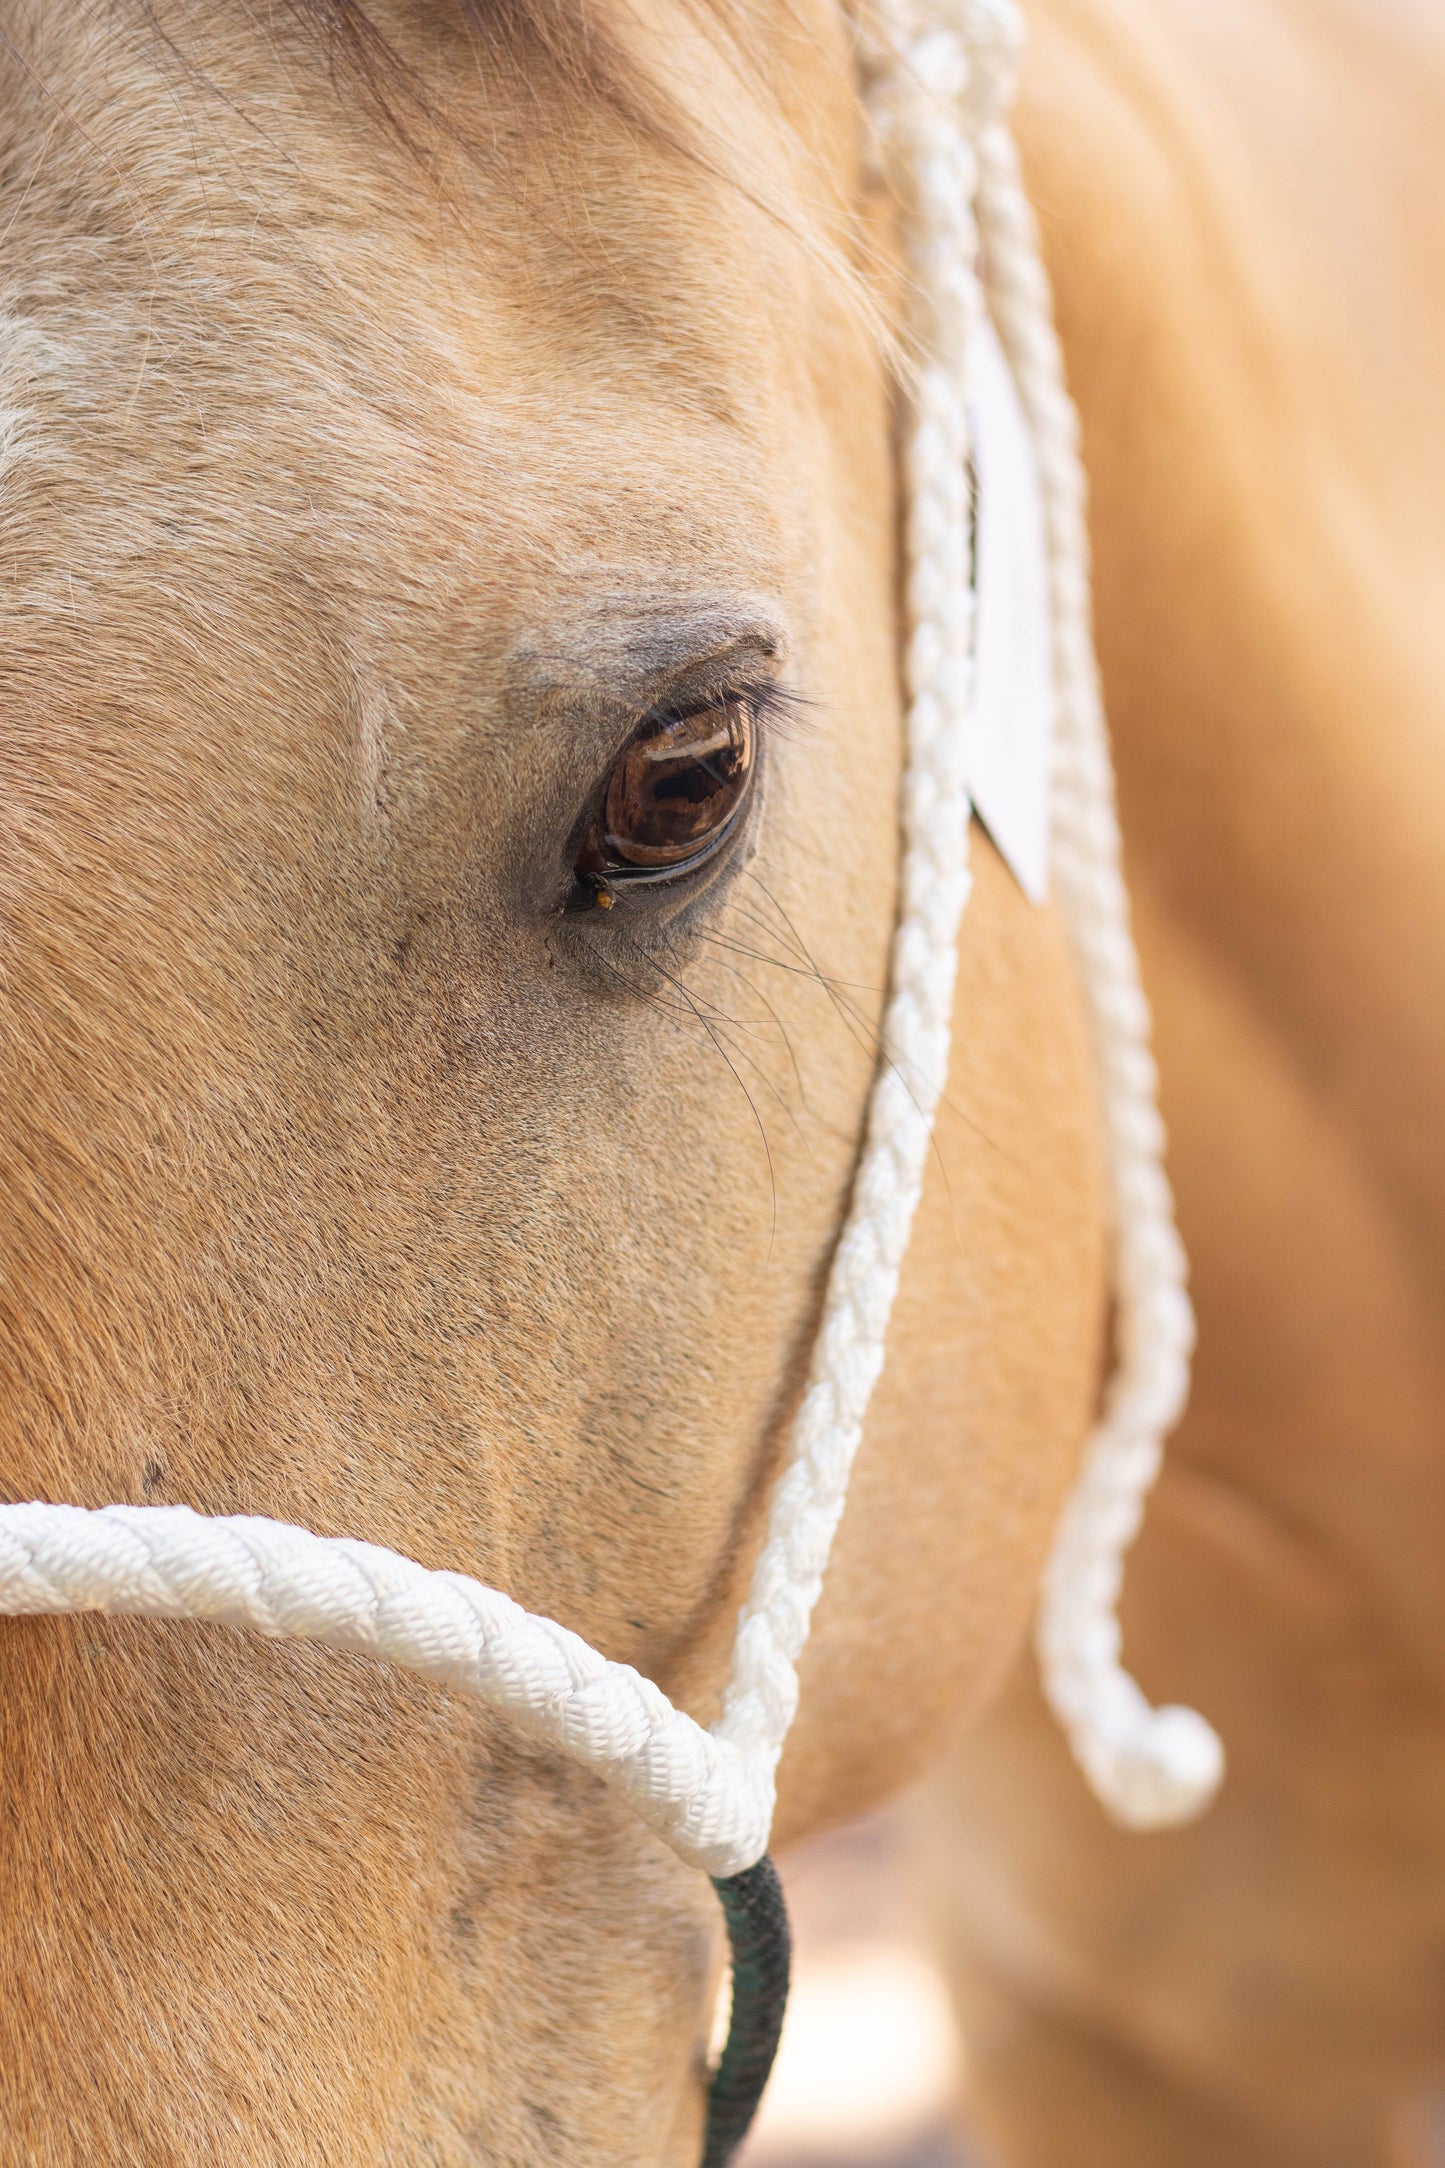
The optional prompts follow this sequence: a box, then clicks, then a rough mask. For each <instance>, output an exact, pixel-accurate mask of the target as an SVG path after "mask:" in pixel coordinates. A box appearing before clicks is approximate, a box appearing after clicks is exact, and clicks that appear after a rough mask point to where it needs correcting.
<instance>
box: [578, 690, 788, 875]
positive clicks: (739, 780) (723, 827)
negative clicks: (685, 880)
mask: <svg viewBox="0 0 1445 2168" xmlns="http://www.w3.org/2000/svg"><path fill="white" fill-rule="evenodd" d="M756 740H757V703H756V701H755V700H752V699H749V698H748V697H747V696H746V695H743V694H732V695H729V697H728V698H727V699H725V700H719V701H716V702H714V704H713V705H712V706H710V707H706V708H698V709H697V710H696V711H695V712H694V713H693V714H691V715H679V716H675V717H670V718H667V719H664V720H660V721H657V722H650V723H648V724H646V725H645V726H644V728H643V729H641V730H639V731H638V733H637V736H636V737H635V738H634V739H633V740H632V743H631V744H630V745H629V746H628V747H627V749H626V750H625V752H623V753H622V755H621V756H620V758H619V759H618V761H617V763H616V765H615V766H614V767H613V770H612V773H611V774H610V775H609V776H608V778H607V788H606V791H605V793H604V794H603V799H602V804H601V806H600V807H599V809H598V812H597V817H596V819H595V820H594V821H593V824H592V827H591V829H590V831H589V833H588V836H587V840H586V842H585V843H584V844H583V847H582V851H581V854H580V856H579V857H578V860H577V870H578V872H579V873H581V874H591V875H593V876H594V877H596V876H601V877H602V878H603V879H604V880H605V879H606V878H607V877H608V876H609V875H610V876H613V877H616V878H619V879H621V880H624V881H625V880H627V879H628V878H629V877H630V878H632V879H634V880H635V879H637V878H638V877H639V876H641V877H647V876H651V877H652V878H653V879H654V880H656V879H660V878H663V877H665V876H666V875H667V874H668V873H671V872H676V871H678V870H680V869H682V868H684V867H687V866H690V865H692V864H693V863H694V862H695V861H697V860H699V859H701V858H703V857H706V856H707V855H708V853H709V852H711V851H712V850H713V849H714V848H715V847H716V846H717V845H718V844H719V843H721V841H722V839H723V837H724V835H725V834H726V833H727V831H728V829H729V828H730V826H731V825H732V822H733V821H734V819H735V818H736V816H737V813H738V810H739V808H740V807H741V805H742V803H743V801H744V799H745V798H746V797H747V793H748V785H749V784H750V782H751V781H752V775H753V768H754V765H755V761H756V756H757V744H756ZM599 900H600V899H599Z"/></svg>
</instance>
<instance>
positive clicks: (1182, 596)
mask: <svg viewBox="0 0 1445 2168" xmlns="http://www.w3.org/2000/svg"><path fill="white" fill-rule="evenodd" d="M1031 29H1032V33H1033V38H1032V52H1031V58H1030V61H1029V63H1028V67H1027V69H1026V73H1025V78H1024V88H1023V95H1022V103H1021V106H1020V109H1019V114H1018V120H1017V127H1018V131H1019V136H1020V141H1021V146H1022V150H1023V154H1024V159H1025V164H1026V167H1027V170H1028V174H1029V179H1030V184H1031V189H1032V193H1033V196H1034V199H1035V202H1036V203H1037V205H1038V207H1039V212H1040V216H1041V219H1042V221H1043V226H1044V232H1045V240H1046V248H1047V254H1048V258H1049V262H1050V267H1051V271H1052V275H1053V280H1054V287H1055V293H1056V297H1057V302H1058V309H1059V321H1060V329H1061V332H1062V335H1063V339H1064V345H1065V349H1066V353H1067V356H1068V361H1069V369H1070V378H1071V384H1072V388H1073V391H1074V395H1075V397H1076V399H1077V401H1078V403H1079V406H1080V410H1081V414H1082V420H1083V435H1084V447H1085V455H1086V460H1087V465H1088V469H1089V475H1090V484H1091V492H1092V499H1093V519H1092V531H1093V538H1094V545H1095V558H1096V584H1095V597H1096V618H1097V627H1098V640H1099V659H1100V664H1101V668H1102V673H1103V680H1104V689H1105V695H1106V699H1107V704H1108V708H1109V713H1110V719H1111V726H1112V730H1113V735H1114V743H1115V752H1116V760H1117V763H1118V773H1119V784H1120V793H1121V810H1122V815H1123V827H1124V837H1125V845H1126V863H1127V866H1128V871H1129V875H1130V887H1131V894H1132V899H1133V906H1134V914H1135V921H1136V925H1137V929H1138V935H1139V942H1140V949H1141V956H1142V961H1143V965H1144V973H1145V980H1146V984H1147V985H1148V987H1149V990H1150V995H1151V999H1152V1002H1153V1006H1154V1010H1155V1018H1156V1034H1157V1046H1158V1052H1159V1060H1160V1067H1161V1073H1162V1078H1163V1111H1164V1114H1165V1118H1166V1121H1167V1124H1168V1127H1169V1132H1170V1139H1171V1148H1170V1168H1171V1174H1172V1177H1173V1179H1174V1181H1175V1184H1176V1187H1177V1191H1178V1199H1179V1214H1180V1226H1181V1231H1182V1233H1183V1236H1184V1239H1185V1243H1186V1247H1187V1248H1188V1250H1189V1253H1190V1258H1191V1266H1192V1285H1193V1291H1194V1297H1195V1301H1196V1304H1197V1308H1198V1313H1199V1350H1198V1358H1197V1364H1196V1375H1195V1384H1194V1392H1193V1398H1192V1401H1191V1405H1190V1409H1189V1412H1188V1413H1187V1415H1186V1417H1185V1419H1184V1422H1183V1424H1182V1426H1181V1428H1180V1430H1179V1432H1178V1434H1177V1436H1176V1438H1175V1440H1174V1441H1173V1442H1172V1443H1171V1447H1170V1453H1169V1457H1168V1460H1167V1462H1166V1466H1165V1471H1164V1475H1163V1477H1162V1480H1161V1484H1160V1487H1159V1491H1158V1493H1157V1496H1156V1500H1155V1503H1154V1505H1153V1507H1152V1508H1151V1512H1150V1516H1149V1519H1148V1521H1147V1522H1146V1524H1145V1528H1144V1532H1143V1535H1142V1537H1141V1539H1140V1543H1139V1546H1138V1550H1137V1553H1136V1555H1135V1558H1134V1560H1133V1561H1132V1563H1131V1567H1130V1577H1129V1582H1128V1584H1127V1590H1126V1600H1125V1604H1124V1608H1123V1624H1124V1630H1125V1637H1126V1643H1127V1645H1128V1646H1129V1647H1130V1649H1131V1651H1132V1654H1133V1655H1134V1657H1135V1658H1137V1661H1138V1666H1139V1671H1140V1676H1141V1679H1142V1681H1143V1683H1144V1684H1145V1685H1146V1686H1149V1685H1151V1684H1156V1685H1157V1684H1162V1683H1164V1682H1165V1681H1167V1682H1168V1684H1169V1687H1170V1690H1171V1691H1173V1690H1174V1689H1175V1688H1178V1689H1179V1690H1180V1691H1181V1692H1182V1693H1183V1694H1184V1695H1185V1696H1186V1697H1187V1698H1188V1699H1189V1700H1191V1701H1193V1702H1195V1703H1196V1704H1197V1706H1198V1707H1199V1708H1200V1709H1202V1710H1204V1711H1206V1712H1207V1713H1208V1715H1209V1716H1210V1718H1211V1719H1212V1720H1213V1721H1214V1722H1216V1723H1217V1724H1218V1726H1219V1729H1220V1732H1221V1734H1222V1736H1223V1738H1224V1740H1225V1742H1226V1745H1227V1749H1228V1754H1229V1763H1230V1773H1229V1776H1228V1779H1227V1781H1226V1783H1225V1786H1224V1788H1223V1790H1222V1792H1221V1795H1220V1799H1219V1802H1218V1804H1217V1805H1216V1806H1215V1807H1214V1809H1213V1810H1212V1811H1211V1812H1210V1813H1209V1814H1208V1815H1206V1816H1205V1817H1203V1818H1202V1819H1201V1820H1200V1821H1199V1822H1198V1823H1197V1825H1196V1826H1194V1827H1193V1828H1191V1829H1189V1830H1186V1831H1178V1832H1171V1833H1169V1834H1167V1835H1160V1836H1146V1837H1138V1836H1124V1835H1120V1834H1118V1833H1116V1832H1113V1831H1111V1830H1110V1829H1109V1828H1108V1826H1107V1825H1106V1824H1105V1823H1104V1822H1103V1820H1102V1818H1101V1817H1100V1816H1099V1815H1098V1814H1097V1812H1096V1810H1095V1809H1094V1808H1093V1806H1092V1804H1091V1803H1090V1802H1088V1801H1087V1799H1085V1798H1083V1797H1081V1796H1080V1795H1079V1792H1078V1787H1077V1783H1076V1779H1075V1776H1074V1773H1073V1771H1072V1770H1070V1769H1069V1768H1068V1767H1067V1765H1066V1764H1064V1765H1062V1766H1061V1757H1060V1755H1059V1753H1058V1749H1057V1746H1056V1743H1055V1740H1054V1736H1053V1732H1052V1727H1051V1726H1050V1725H1049V1724H1048V1723H1047V1722H1046V1721H1045V1720H1044V1719H1043V1716H1042V1712H1041V1711H1040V1710H1039V1708H1038V1707H1037V1696H1036V1690H1035V1689H1034V1687H1033V1685H1032V1683H1031V1681H1030V1679H1029V1677H1028V1676H1027V1674H1026V1672H1024V1671H1022V1670H1016V1672H1015V1674H1014V1676H1013V1678H1012V1680H1011V1682H1010V1685H1009V1687H1008V1689H1007V1691H1006V1693H1005V1694H1004V1696H1003V1697H1002V1698H1001V1700H1000V1702H999V1703H998V1704H997V1706H996V1708H995V1710H994V1712H993V1713H991V1714H990V1715H989V1716H988V1717H987V1718H986V1720H985V1721H984V1723H983V1725H982V1727H981V1729H980V1730H979V1731H978V1732H977V1733H976V1734H974V1735H973V1736H972V1737H971V1738H970V1739H969V1740H968V1741H967V1742H965V1743H963V1744H962V1745H961V1746H960V1747H959V1748H958V1749H956V1750H955V1752H954V1754H953V1756H952V1758H951V1762H950V1766H949V1768H948V1771H947V1773H946V1774H945V1775H943V1776H941V1777H940V1778H939V1779H938V1780H937V1786H936V1790H935V1792H934V1794H933V1796H932V1797H931V1798H930V1800H929V1803H928V1806H927V1810H926V1834H925V1835H924V1837H923V1840H922V1841H923V1844H924V1850H925V1855H926V1859H927V1862H928V1864H927V1874H928V1887H929V1889H930V1892H931V1900H932V1904H933V1907H934V1911H935V1915H936V1916H937V1917H938V1918H939V1919H940V1923H941V1925H940V1932H941V1936H942V1942H943V1946H944V1947H945V1949H946V1951H947V1953H948V1957H949V1963H950V1969H951V1971H952V1974H953V1976H954V1979H955V1982H956V1985H957V1989H958V1993H959V1999H960V2008H961V2012H962V2017H963V2024H964V2031H965V2035H966V2037H967V2040H968V2043H969V2049H970V2054H971V2057H972V2071H973V2084H972V2105H973V2111H974V2113H975V2114H976V2115H977V2116H979V2117H980V2118H982V2120H983V2121H984V2122H985V2123H986V2125H987V2126H988V2128H989V2129H990V2130H991V2131H992V2133H993V2135H994V2138H995V2140H996V2142H997V2143H998V2145H999V2148H1000V2153H1001V2157H1002V2158H1003V2159H1005V2160H1007V2161H1008V2162H1009V2163H1011V2164H1012V2163H1018V2164H1020V2168H1032V2164H1035V2163H1036V2164H1038V2168H1045V2164H1047V2168H1053V2164H1055V2163H1058V2162H1065V2161H1066V2162H1068V2163H1069V2164H1070V2168H1094V2164H1096V2163H1097V2164H1098V2168H1134V2164H1136V2163H1137V2164H1138V2168H1144V2164H1145V2163H1148V2164H1150V2168H1153V2164H1155V2163H1158V2162H1161V2161H1169V2162H1171V2163H1181V2164H1182V2163H1188V2164H1189V2168H1224V2164H1226V2163H1227V2164H1228V2168H1283V2164H1285V2163H1288V2164H1290V2168H1346V2164H1348V2168H1362V2164H1365V2163H1369V2164H1371V2168H1375V2164H1380V2168H1384V2164H1385V2163H1389V2164H1390V2168H1407V2164H1408V2168H1431V2164H1434V2163H1437V2162H1439V2161H1440V2160H1441V2158H1442V2157H1445V2155H1442V2150H1441V2148H1442V2134H1445V2122H1442V2118H1441V2110H1440V2102H1441V2099H1442V2089H1445V1977H1442V1973H1441V1968H1440V1948H1441V1934H1442V1924H1445V1923H1442V1917H1441V1898H1440V1892H1441V1889H1442V1887H1445V1874H1442V1869H1445V1819H1442V1814H1441V1799H1442V1797H1445V1729H1442V1723H1441V1650H1442V1648H1445V1616H1442V1610H1441V1604H1442V1590H1445V1577H1442V1575H1441V1571H1440V1528H1441V1525H1442V1522H1441V1515H1442V1509H1445V1499H1442V1488H1441V1486H1442V1480H1445V1464H1442V1459H1441V1454H1440V1422H1439V1408H1440V1405H1441V1395H1442V1391H1445V1375H1442V1360H1441V1341H1440V1332H1439V1323H1438V1319H1439V1308H1440V1302H1439V1296H1440V1289H1441V1285H1442V1278H1445V1214H1442V1183H1441V1175H1442V1165H1445V1162H1442V1158H1441V1151H1440V1139H1439V1120H1438V1110H1439V1104H1440V1086H1441V1079H1442V1075H1445V1048H1442V1044H1441V1025H1440V1015H1441V1012H1440V1002H1439V988H1440V985H1441V983H1442V972H1445V954H1442V947H1441V932H1440V929H1441V926H1442V924H1445V913H1442V909H1441V891H1442V880H1445V858H1442V853H1441V847H1440V826H1439V818H1438V807H1439V803H1440V791H1439V788H1438V787H1437V786H1438V784H1439V783H1440V781H1441V764H1442V758H1445V752H1442V746H1445V739H1442V732H1441V727H1440V724H1441V702H1440V686H1441V683H1442V680H1445V649H1442V631H1445V619H1442V615H1441V611H1440V608H1439V602H1438V597H1439V594H1440V591H1441V581H1442V575H1445V522H1442V517H1441V509H1440V508H1441V504H1442V502H1445V436H1442V431H1441V428H1440V418H1439V409H1438V386H1439V383H1440V381H1441V376H1442V371H1445V225H1442V220H1441V213H1440V205H1441V203H1442V201H1445V171H1442V152H1445V130H1442V128H1441V126H1440V118H1441V114H1442V112H1445V46H1442V42H1441V35H1440V22H1439V17H1438V13H1432V12H1431V11H1429V10H1423V9H1415V8H1412V7H1409V6H1407V5H1399V4H1388V5H1386V4H1381V5H1356V4H1353V0H1328V4H1327V5H1325V6H1321V7H1312V8H1300V7H1295V6H1292V5H1290V4H1289V0H1267V4H1264V5H1254V4H1251V5H1248V6H1240V5H1234V4H1232V0H1225V4H1222V5H1213V6H1210V7H1207V8H1205V7H1200V6H1195V5H1192V4H1191V0H1164V4H1162V5H1155V4H1152V0H1151V4H1149V5H1144V4H1136V0H1043V4H1041V5H1040V6H1038V7H1036V8H1034V9H1032V10H1031Z"/></svg>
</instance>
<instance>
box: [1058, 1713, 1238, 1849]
mask: <svg viewBox="0 0 1445 2168" xmlns="http://www.w3.org/2000/svg"><path fill="white" fill-rule="evenodd" d="M1140 1698H1141V1701H1142V1696H1141V1697H1140ZM1076 1751H1077V1754H1078V1758H1079V1760H1080V1762H1081V1763H1082V1764H1083V1767H1084V1773H1085V1775H1086V1776H1087V1777H1088V1780H1089V1783H1090V1786H1091V1788H1092V1789H1093V1791H1094V1793H1095V1795H1096V1796H1097V1798H1098V1799H1099V1801H1100V1802H1101V1804H1102V1805H1103V1806H1104V1807H1105V1808H1106V1809H1107V1810H1108V1812H1109V1813H1110V1814H1111V1815H1112V1816H1113V1818H1114V1820H1115V1821H1116V1822H1119V1823H1122V1825H1123V1826H1124V1827H1125V1828H1126V1829H1134V1830H1151V1829H1178V1828H1180V1827H1182V1826H1183V1825H1184V1824H1185V1823H1187V1822H1192V1821H1195V1820H1196V1819H1197V1818H1198V1817H1199V1816H1200V1815H1201V1814H1203V1813H1204V1811H1205V1809H1206V1808H1207V1807H1209V1806H1210V1805H1212V1803H1213V1801H1214V1797H1215V1795H1216V1793H1217V1792H1218V1790H1219V1787H1220V1785H1221V1784H1222V1783H1223V1781H1224V1746H1223V1743H1222V1741H1221V1739H1220V1737H1219V1734H1218V1732H1217V1731H1216V1730H1215V1729H1214V1726H1213V1725H1212V1724H1210V1723H1208V1722H1207V1721H1206V1720H1205V1718H1204V1717H1202V1716H1201V1715H1200V1714H1199V1712H1198V1710H1197V1709H1185V1708H1181V1707H1179V1706H1178V1705H1177V1704H1171V1705H1170V1706H1169V1707H1167V1708H1163V1709H1151V1708H1150V1707H1149V1706H1148V1704H1147V1703H1144V1704H1143V1706H1142V1708H1141V1709H1140V1711H1139V1715H1138V1720H1137V1721H1136V1722H1134V1723H1131V1724H1130V1726H1129V1727H1128V1730H1127V1732H1125V1733H1124V1735H1123V1736H1120V1735H1119V1734H1118V1733H1117V1732H1115V1733H1114V1734H1113V1735H1112V1736H1109V1735H1106V1734H1103V1733H1101V1732H1097V1731H1092V1732H1091V1733H1090V1734H1089V1735H1087V1736H1085V1737H1083V1738H1080V1739H1078V1740H1077V1742H1076Z"/></svg>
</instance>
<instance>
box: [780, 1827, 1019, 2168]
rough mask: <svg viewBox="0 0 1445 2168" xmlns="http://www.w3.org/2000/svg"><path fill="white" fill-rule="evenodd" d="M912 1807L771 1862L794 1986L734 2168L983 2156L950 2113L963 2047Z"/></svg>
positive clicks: (926, 2165) (964, 2167)
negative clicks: (931, 1930) (918, 1871)
mask: <svg viewBox="0 0 1445 2168" xmlns="http://www.w3.org/2000/svg"><path fill="white" fill-rule="evenodd" d="M908 1812H909V1808H908V1806H907V1803H906V1802H905V1803H904V1804H902V1805H900V1806H898V1807H895V1808H893V1809H890V1810H889V1811H888V1812H887V1813H884V1814H879V1815H874V1816H870V1817H869V1818H868V1819H867V1820H866V1821H862V1822H855V1823H853V1824H851V1825H850V1826H849V1827H847V1828H845V1829H842V1830H838V1831H835V1832H833V1833H832V1834H831V1835H829V1836H826V1837H822V1838H819V1839H817V1840H816V1841H815V1842H814V1843H812V1844H809V1845H804V1846H801V1847H799V1848H798V1849H797V1850H796V1851H794V1852H791V1853H789V1854H786V1855H785V1856H784V1857H783V1858H782V1859H781V1860H780V1861H779V1866H780V1868H781V1871H782V1875H783V1881H784V1884H785V1886H786V1888H787V1893H788V1910H789V1915H790V1917H791V1919H792V1923H793V1934H794V1944H795V1947H794V1976H793V1992H792V1996H791V1999H790V2003H789V2009H788V2020H787V2025H786V2028H785V2030H784V2033H783V2045H782V2049H781V2052H780V2054H779V2057H778V2062H777V2067H776V2069H775V2070H774V2072H773V2078H772V2083H771V2085H770V2086H769V2088H768V2093H767V2096H766V2098H765V2100H764V2102H763V2108H762V2112H761V2114H760V2116H759V2119H758V2122H757V2125H756V2126H755V2129H754V2132H753V2135H752V2138H751V2139H750V2140H749V2143H748V2145H747V2147H746V2149H745V2150H744V2152H743V2154H742V2156H741V2163H740V2168H987V2163H986V2160H985V2157H984V2155H983V2153H982V2151H981V2150H979V2149H977V2148H976V2147H975V2146H974V2145H972V2144H970V2143H967V2142H965V2140H964V2138H963V2136H962V2134H961V2132H960V2130H959V2127H958V2124H957V2118H956V2111H955V2103H956V2100H957V2096H958V2093H959V2090H960V2086H961V2081H962V2076H963V2065H962V2055H961V2050H960V2046H959V2042H958V2038H957V2034H956V2032H955V2029H954V2024H953V2017H952V2013H951V2011H950V2008H949V2001H948V1991H947V1989H946V1988H945V1986H944V1983H943V1978H942V1975H941V1973H940V1972H939V1970H938V1968H937V1965H936V1964H935V1962H934V1960H933V1958H932V1955H931V1953H930V1952H929V1949H928V1945H927V1938H926V1934H925V1932H924V1927H923V1921H922V1918H921V1914H920V1909H919V1905H918V1900H917V1898H916V1896H915V1893H914V1891H913V1889H912V1888H911V1886H910V1881H909V1875H908V1871H907V1867H906V1863H905V1860H906V1851H905V1844H904V1828H905V1824H906V1817H907V1815H908Z"/></svg>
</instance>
